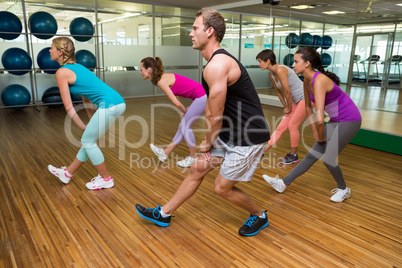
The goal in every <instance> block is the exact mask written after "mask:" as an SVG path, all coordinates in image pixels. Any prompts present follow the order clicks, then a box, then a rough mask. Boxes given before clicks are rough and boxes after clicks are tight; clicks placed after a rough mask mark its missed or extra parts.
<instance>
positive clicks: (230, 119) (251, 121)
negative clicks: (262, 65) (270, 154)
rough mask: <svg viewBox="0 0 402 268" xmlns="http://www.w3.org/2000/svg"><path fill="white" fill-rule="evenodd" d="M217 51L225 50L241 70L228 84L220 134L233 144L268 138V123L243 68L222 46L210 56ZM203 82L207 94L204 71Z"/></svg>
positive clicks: (217, 52) (252, 143) (222, 52)
mask: <svg viewBox="0 0 402 268" xmlns="http://www.w3.org/2000/svg"><path fill="white" fill-rule="evenodd" d="M216 54H225V55H227V56H229V57H231V58H232V59H234V60H235V61H236V62H237V64H238V65H239V68H240V71H241V75H240V78H239V79H238V80H237V81H236V82H235V83H234V84H233V85H231V86H228V88H227V93H226V102H225V109H224V111H223V122H222V129H221V132H220V134H219V137H220V138H221V140H222V141H223V142H225V143H226V144H228V145H232V146H251V145H255V144H260V143H263V142H266V141H268V140H269V139H270V135H269V127H268V123H267V120H266V119H265V117H264V113H263V112H262V108H261V102H260V99H259V97H258V95H257V92H256V91H255V87H254V84H253V82H252V81H251V79H250V76H249V75H248V73H247V70H246V68H244V66H243V65H242V64H241V63H240V62H239V61H238V60H237V59H236V58H235V57H233V56H232V55H231V54H229V53H228V52H227V51H226V50H224V49H219V50H217V51H215V52H214V53H213V54H212V57H211V59H212V58H213V57H214V56H215V55H216ZM211 59H210V60H209V61H211ZM202 86H203V87H204V89H205V92H206V93H207V95H208V96H209V86H208V84H207V83H206V82H205V79H204V74H203V75H202Z"/></svg>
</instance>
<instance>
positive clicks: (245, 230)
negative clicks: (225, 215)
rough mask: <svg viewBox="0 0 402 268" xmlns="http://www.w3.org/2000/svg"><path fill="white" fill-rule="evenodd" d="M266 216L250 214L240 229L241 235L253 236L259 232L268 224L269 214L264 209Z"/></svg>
mask: <svg viewBox="0 0 402 268" xmlns="http://www.w3.org/2000/svg"><path fill="white" fill-rule="evenodd" d="M262 213H264V215H265V218H260V217H259V216H253V215H250V217H248V219H247V220H246V222H245V223H244V225H243V226H242V227H241V228H240V229H239V235H245V236H252V235H256V234H258V232H259V231H261V230H262V229H264V228H265V227H267V226H268V224H269V221H268V216H267V213H266V211H263V212H262Z"/></svg>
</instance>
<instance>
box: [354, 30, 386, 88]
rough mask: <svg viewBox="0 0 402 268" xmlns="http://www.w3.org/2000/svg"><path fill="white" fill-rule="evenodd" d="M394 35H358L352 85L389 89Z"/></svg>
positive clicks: (355, 41) (356, 37)
mask: <svg viewBox="0 0 402 268" xmlns="http://www.w3.org/2000/svg"><path fill="white" fill-rule="evenodd" d="M393 42H394V34H393V33H381V34H357V35H356V36H355V40H354V43H355V49H354V55H352V57H353V64H352V67H351V68H352V70H351V72H350V73H351V74H352V77H351V79H350V80H351V81H350V82H351V83H353V84H361V85H365V86H378V87H388V84H389V83H390V82H394V81H393V80H392V78H391V80H390V76H389V75H390V64H391V60H392V57H391V54H392V44H393Z"/></svg>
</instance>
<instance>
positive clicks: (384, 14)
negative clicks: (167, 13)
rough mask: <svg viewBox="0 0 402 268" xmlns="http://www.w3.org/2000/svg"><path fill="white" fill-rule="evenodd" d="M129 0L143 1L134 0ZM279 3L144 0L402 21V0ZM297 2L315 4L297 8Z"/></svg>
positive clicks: (311, 17) (341, 19)
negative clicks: (339, 12)
mask: <svg viewBox="0 0 402 268" xmlns="http://www.w3.org/2000/svg"><path fill="white" fill-rule="evenodd" d="M125 1H127V2H139V1H134V0H133V1H130V0H125ZM267 1H269V0H267ZM271 1H273V2H274V3H275V4H277V5H271V4H263V0H247V1H236V0H235V1H234V0H186V1H183V0H153V1H142V3H151V2H152V4H156V5H168V6H175V7H182V8H191V9H201V8H203V7H211V8H213V9H217V10H220V11H222V12H237V13H243V14H253V15H262V16H268V17H269V16H275V17H285V18H289V17H290V18H292V19H299V20H306V21H316V22H326V23H332V24H342V25H350V24H355V23H380V22H400V23H402V6H398V5H396V4H402V0H382V1H381V0H374V1H369V0H337V1H334V0H320V1H313V0H271ZM294 5H307V6H314V8H309V9H304V10H297V9H293V8H290V6H294ZM334 10H337V11H343V12H345V14H343V15H327V14H324V13H322V12H323V11H334Z"/></svg>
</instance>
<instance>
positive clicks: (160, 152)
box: [149, 143, 168, 162]
mask: <svg viewBox="0 0 402 268" xmlns="http://www.w3.org/2000/svg"><path fill="white" fill-rule="evenodd" d="M149 147H151V150H152V152H154V154H155V155H156V156H157V157H158V159H159V161H161V162H165V161H166V159H167V158H168V156H167V155H166V154H165V151H164V150H163V149H162V148H158V147H156V146H155V145H153V144H152V143H150V144H149Z"/></svg>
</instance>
